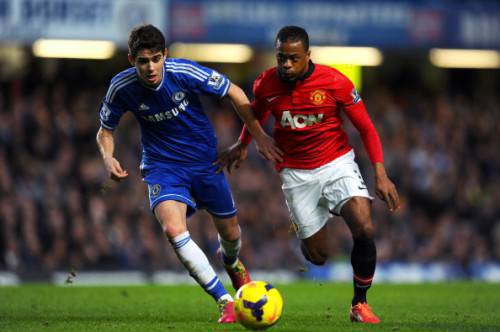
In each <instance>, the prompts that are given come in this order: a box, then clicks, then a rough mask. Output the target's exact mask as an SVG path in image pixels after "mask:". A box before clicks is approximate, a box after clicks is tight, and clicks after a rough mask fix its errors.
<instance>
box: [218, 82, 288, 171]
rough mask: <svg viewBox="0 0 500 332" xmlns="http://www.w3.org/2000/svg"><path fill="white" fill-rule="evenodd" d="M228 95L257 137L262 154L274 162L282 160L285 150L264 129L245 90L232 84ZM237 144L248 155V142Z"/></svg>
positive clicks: (252, 133) (257, 145) (258, 149)
mask: <svg viewBox="0 0 500 332" xmlns="http://www.w3.org/2000/svg"><path fill="white" fill-rule="evenodd" d="M227 96H228V97H229V99H231V101H232V103H233V105H234V107H235V109H236V112H237V113H238V115H239V116H240V118H241V119H242V120H243V122H244V123H245V127H246V128H247V129H248V131H249V132H250V134H251V135H252V137H253V138H254V139H255V144H256V147H257V151H258V152H259V153H260V154H261V156H262V157H264V158H265V159H267V160H270V161H272V162H274V163H280V162H282V161H283V159H282V155H283V152H282V151H281V150H280V149H279V148H278V147H277V146H276V144H275V142H274V139H273V138H272V137H270V136H268V135H267V134H266V133H265V131H264V129H262V126H261V124H260V122H259V120H258V119H257V117H256V116H255V114H254V112H253V110H252V107H251V105H250V101H249V100H248V98H247V96H246V94H245V93H244V92H243V90H241V88H240V87H238V86H237V85H236V84H231V87H230V88H229V91H228V93H227ZM235 145H236V148H237V149H238V150H240V151H243V150H245V151H244V153H245V156H246V148H247V147H246V146H247V145H248V143H247V144H242V142H241V141H238V142H237V143H236V144H235Z"/></svg>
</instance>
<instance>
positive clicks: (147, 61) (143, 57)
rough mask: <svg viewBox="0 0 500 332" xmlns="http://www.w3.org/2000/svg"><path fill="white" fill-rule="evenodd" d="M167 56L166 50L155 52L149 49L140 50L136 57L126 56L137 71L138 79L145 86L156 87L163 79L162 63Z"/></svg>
mask: <svg viewBox="0 0 500 332" xmlns="http://www.w3.org/2000/svg"><path fill="white" fill-rule="evenodd" d="M166 56H167V49H165V50H164V51H163V52H155V51H152V50H150V49H142V50H140V51H139V52H138V53H137V55H136V57H135V58H134V57H132V55H130V54H129V55H128V60H129V61H130V63H131V64H132V66H134V67H135V68H136V69H137V74H138V75H139V78H140V79H141V80H142V81H143V82H144V83H145V84H147V85H152V86H157V85H159V84H160V83H161V80H162V79H163V62H164V61H165V57H166Z"/></svg>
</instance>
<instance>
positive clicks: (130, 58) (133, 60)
mask: <svg viewBox="0 0 500 332" xmlns="http://www.w3.org/2000/svg"><path fill="white" fill-rule="evenodd" d="M127 58H128V62H130V64H131V65H132V66H135V59H134V57H133V56H132V54H130V53H129V54H128V55H127Z"/></svg>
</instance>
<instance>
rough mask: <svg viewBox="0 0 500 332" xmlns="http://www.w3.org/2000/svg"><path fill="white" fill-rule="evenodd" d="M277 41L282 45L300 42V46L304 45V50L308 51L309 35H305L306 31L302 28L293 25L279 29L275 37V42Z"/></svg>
mask: <svg viewBox="0 0 500 332" xmlns="http://www.w3.org/2000/svg"><path fill="white" fill-rule="evenodd" d="M278 40H279V41H280V42H282V43H288V42H298V41H300V42H302V45H304V49H305V50H306V51H308V50H309V35H308V34H307V31H306V30H305V29H304V28H301V27H298V26H295V25H287V26H284V27H283V28H281V29H280V31H278V34H277V35H276V40H275V42H277V41H278Z"/></svg>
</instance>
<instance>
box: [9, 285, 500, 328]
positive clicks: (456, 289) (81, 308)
mask: <svg viewBox="0 0 500 332" xmlns="http://www.w3.org/2000/svg"><path fill="white" fill-rule="evenodd" d="M75 282H76V284H77V283H78V281H77V280H76V281H75ZM275 286H276V287H277V288H278V289H279V290H280V292H281V294H282V295H283V298H284V302H285V307H284V312H283V315H282V317H281V320H280V321H279V322H278V324H277V325H275V326H274V327H272V328H271V331H500V310H499V308H500V291H499V290H498V287H499V286H500V285H499V284H486V283H440V284H421V285H387V284H385V285H384V284H380V285H375V286H374V287H372V290H371V291H370V294H369V295H370V297H369V299H370V304H371V305H372V307H373V308H374V309H375V311H376V313H378V314H379V316H380V318H381V319H382V324H380V325H377V326H366V325H359V324H352V323H350V322H349V319H348V306H349V301H350V298H351V292H352V288H351V285H350V284H336V283H319V282H301V283H294V284H290V285H280V284H276V285H275ZM217 318H218V313H217V309H216V307H215V304H214V303H213V301H212V300H211V299H210V298H209V297H208V296H207V295H206V294H205V293H204V292H203V291H202V290H201V289H200V288H199V287H196V286H115V287H77V286H75V285H70V286H64V287H56V286H47V285H28V286H20V287H0V331H244V328H243V327H242V326H240V325H239V324H231V325H219V324H217V323H216V320H217Z"/></svg>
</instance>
